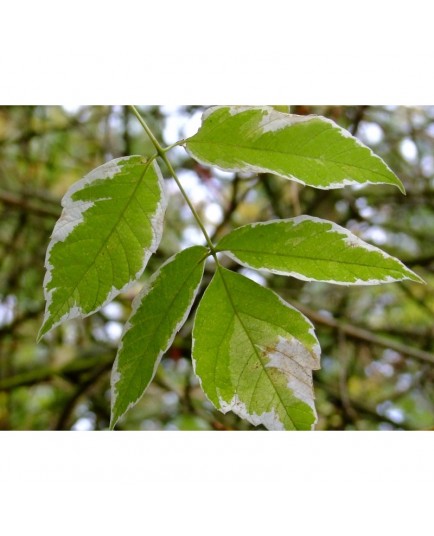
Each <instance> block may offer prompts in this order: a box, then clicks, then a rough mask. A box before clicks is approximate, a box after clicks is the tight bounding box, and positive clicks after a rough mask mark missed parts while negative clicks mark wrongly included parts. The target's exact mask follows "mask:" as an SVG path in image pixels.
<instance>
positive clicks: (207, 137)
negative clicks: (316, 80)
mask: <svg viewBox="0 0 434 536" xmlns="http://www.w3.org/2000/svg"><path fill="white" fill-rule="evenodd" d="M185 147H186V149H187V151H188V152H189V153H190V155H191V156H192V157H193V158H194V159H195V160H197V161H199V162H200V163H202V164H207V165H213V166H217V167H219V168H220V169H223V170H226V171H247V172H255V173H274V174H276V175H280V176H282V177H285V178H287V179H292V180H295V181H297V182H300V183H302V184H307V185H309V186H313V187H315V188H321V189H330V188H341V187H343V186H346V185H348V184H367V183H372V184H383V183H384V184H392V185H394V186H397V187H398V188H399V189H400V190H401V191H402V192H404V187H403V185H402V183H401V181H400V180H399V179H398V177H396V175H395V174H394V173H393V172H392V171H391V170H390V169H389V167H388V166H387V165H386V164H385V163H384V162H383V160H382V159H381V158H380V157H378V156H376V155H375V154H374V153H373V152H372V151H371V150H370V149H369V148H368V147H366V146H365V145H363V144H362V143H361V142H360V141H358V140H357V139H356V138H354V137H353V136H351V134H349V132H348V131H346V130H344V129H342V128H341V127H339V126H338V125H337V124H336V123H334V122H333V121H331V120H330V119H326V118H325V117H320V116H316V115H308V116H298V115H294V114H286V113H282V112H279V111H276V110H274V109H273V108H271V107H243V106H216V107H212V108H209V109H208V110H207V111H206V112H205V113H204V115H203V119H202V126H201V128H200V129H199V131H198V132H197V133H196V134H195V135H194V136H192V137H191V138H188V139H187V140H186V144H185Z"/></svg>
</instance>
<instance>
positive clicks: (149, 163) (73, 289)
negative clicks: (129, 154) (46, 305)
mask: <svg viewBox="0 0 434 536" xmlns="http://www.w3.org/2000/svg"><path fill="white" fill-rule="evenodd" d="M151 163H152V160H150V161H148V162H147V163H146V164H145V168H144V170H143V173H142V174H141V176H140V178H139V180H138V181H137V184H136V185H135V186H134V189H133V191H132V193H131V195H130V196H129V197H128V198H126V199H127V202H126V203H125V205H124V208H123V209H122V211H121V213H120V215H119V217H118V218H117V220H116V224H114V225H113V226H112V228H111V230H110V232H109V233H108V234H107V236H106V238H105V240H104V241H103V242H102V244H101V246H100V247H99V249H98V250H97V252H96V254H95V255H94V256H93V259H92V262H91V263H89V265H88V267H87V269H86V271H85V272H84V274H82V275H81V277H80V278H79V280H78V282H77V283H76V285H75V286H74V287H68V288H72V291H71V292H70V294H69V297H68V298H67V299H66V300H64V301H63V302H62V305H61V306H60V307H58V308H57V309H56V311H55V314H54V313H52V314H51V318H54V317H55V316H57V314H58V313H59V311H60V310H62V308H63V307H64V305H65V303H67V301H68V300H69V299H70V298H71V297H72V296H73V295H74V293H75V291H76V290H77V288H78V287H79V285H80V282H81V281H82V280H83V279H84V278H85V277H86V275H87V274H88V273H89V270H90V269H91V268H92V267H93V266H94V265H95V259H97V257H98V256H99V255H100V253H101V251H102V250H103V248H104V247H105V245H106V244H107V242H108V241H109V240H110V238H111V237H112V235H113V234H114V233H115V232H116V231H117V227H118V224H119V222H120V221H121V219H122V218H123V217H124V214H125V212H126V210H127V208H128V207H129V205H130V203H131V201H132V199H133V198H134V196H135V194H136V192H137V190H138V188H139V187H140V185H141V183H142V181H143V179H144V177H145V175H146V172H147V171H148V169H149V168H150V165H151ZM111 200H113V198H111ZM98 201H99V200H98V199H97V200H96V201H95V203H97V202H98ZM83 214H85V213H83ZM84 223H85V221H84V219H83V222H82V223H81V224H80V225H82V224H84ZM69 236H71V235H69ZM53 269H54V268H53ZM80 309H81V307H80ZM81 310H82V309H81ZM93 311H94V309H92V311H91V312H90V313H89V312H86V314H91V313H92V312H93Z"/></svg>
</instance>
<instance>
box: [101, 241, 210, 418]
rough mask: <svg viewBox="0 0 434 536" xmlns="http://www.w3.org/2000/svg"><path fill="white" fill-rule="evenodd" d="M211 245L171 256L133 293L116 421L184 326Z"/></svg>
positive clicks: (115, 389)
mask: <svg viewBox="0 0 434 536" xmlns="http://www.w3.org/2000/svg"><path fill="white" fill-rule="evenodd" d="M207 253H208V250H207V249H206V248H204V247H202V246H193V247H191V248H188V249H186V250H184V251H182V252H181V253H178V254H177V255H174V256H173V257H171V258H170V259H169V260H168V261H167V262H166V263H165V264H163V266H162V267H161V268H160V269H159V270H158V272H156V273H155V274H154V275H153V276H152V278H151V279H150V281H149V284H148V285H147V286H146V287H145V288H144V289H143V290H142V292H141V293H140V294H139V295H138V296H137V297H136V298H135V299H134V302H133V311H132V313H131V316H130V318H129V320H128V322H127V324H126V325H125V328H124V332H123V335H122V342H121V346H120V347H119V350H118V354H117V356H116V360H115V363H114V365H113V371H112V424H111V425H112V427H113V426H114V425H115V424H116V422H117V420H118V419H119V418H120V417H121V416H122V415H123V414H124V413H125V412H126V411H127V410H128V409H129V408H130V407H131V406H133V405H134V404H135V403H136V402H137V401H138V400H139V399H140V397H141V396H142V395H143V393H144V392H145V390H146V388H147V387H148V385H149V384H150V382H151V381H152V378H153V377H154V375H155V372H156V370H157V367H158V364H159V363H160V360H161V357H162V356H163V354H164V353H165V352H166V350H167V349H168V348H169V346H170V345H171V344H172V341H173V339H174V337H175V335H176V333H177V332H178V331H179V330H180V329H181V327H182V325H183V324H184V322H185V320H186V319H187V316H188V313H189V312H190V309H191V306H192V305H193V301H194V299H195V297H196V294H197V291H198V290H199V285H200V282H201V280H202V275H203V269H204V261H205V258H206V256H207Z"/></svg>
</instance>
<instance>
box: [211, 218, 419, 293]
mask: <svg viewBox="0 0 434 536" xmlns="http://www.w3.org/2000/svg"><path fill="white" fill-rule="evenodd" d="M216 250H217V251H220V252H221V251H224V252H225V253H226V254H227V255H228V256H229V257H231V258H232V259H234V260H235V261H236V262H238V263H240V264H241V265H243V266H246V267H249V268H254V269H256V270H267V271H269V272H272V273H275V274H280V275H286V276H292V277H296V278H297V279H302V280H304V281H323V282H327V283H333V284H338V285H375V284H381V283H388V282H393V281H401V280H404V279H409V280H412V281H416V282H423V281H422V279H421V278H420V277H419V276H418V275H417V274H415V273H414V272H413V271H411V270H410V269H408V268H407V267H406V266H404V265H403V264H402V263H401V261H399V260H398V259H396V258H394V257H392V256H391V255H388V254H387V253H385V252H384V251H382V250H381V249H379V248H376V247H374V246H372V245H370V244H368V243H366V242H364V241H363V240H361V239H360V238H358V237H356V236H355V235H354V234H352V233H350V231H348V230H347V229H345V228H343V227H341V226H339V225H337V224H335V223H333V222H330V221H327V220H322V219H320V218H315V217H313V216H298V217H296V218H290V219H286V220H272V221H268V222H263V223H256V224H250V225H244V226H242V227H239V228H238V229H235V230H234V231H232V232H231V233H229V234H227V235H226V236H224V237H223V238H222V239H221V240H220V242H219V243H218V244H217V247H216Z"/></svg>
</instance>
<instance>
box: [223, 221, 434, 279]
mask: <svg viewBox="0 0 434 536" xmlns="http://www.w3.org/2000/svg"><path fill="white" fill-rule="evenodd" d="M304 221H312V222H315V223H319V224H327V225H329V226H330V229H328V230H327V231H326V232H328V233H335V234H338V235H341V236H342V237H343V239H344V242H345V243H346V244H347V245H349V246H350V247H360V248H362V249H364V250H366V251H372V252H376V253H379V254H380V255H382V257H383V258H385V259H392V260H394V261H395V262H396V263H398V265H399V266H400V267H401V268H403V269H404V270H405V271H406V272H410V273H411V274H412V275H413V276H414V277H409V276H403V277H399V278H394V277H392V276H390V275H388V276H385V277H384V278H383V279H368V280H364V279H357V280H355V281H353V282H348V281H337V280H334V279H314V278H310V277H306V276H305V275H303V274H300V273H298V272H287V271H282V270H275V269H274V268H269V267H265V266H252V265H251V264H249V263H247V262H245V261H242V260H241V259H239V258H238V257H237V256H236V255H235V253H233V252H232V251H231V250H228V249H224V248H223V249H220V248H219V244H217V247H216V251H217V252H219V253H224V254H225V255H227V256H228V257H229V258H231V259H232V260H234V261H235V262H237V263H239V264H240V265H241V266H245V267H246V268H251V269H253V270H264V271H267V272H271V273H273V274H276V275H284V276H288V277H295V278H296V279H301V280H302V281H320V282H323V283H331V284H334V285H342V286H354V285H358V286H363V285H365V286H366V285H382V284H385V283H395V282H397V281H403V280H410V281H415V282H417V283H423V284H425V281H424V280H423V279H422V278H421V277H420V276H419V275H417V274H416V273H415V272H413V271H412V270H410V269H409V268H407V267H406V266H405V265H404V264H403V263H402V262H401V261H400V260H399V259H397V258H396V257H393V256H392V255H389V254H388V253H386V252H385V251H383V250H382V249H380V248H377V247H376V246H373V245H372V244H368V243H367V242H365V241H364V240H362V239H361V238H358V237H357V236H356V235H354V234H353V233H351V231H349V230H348V229H345V227H341V226H340V225H338V224H337V223H334V222H332V221H329V220H323V219H321V218H317V217H315V216H306V215H302V216H297V217H295V218H287V219H281V220H269V221H266V222H256V223H252V224H247V225H245V226H244V227H250V228H254V227H262V226H267V225H276V224H285V223H288V222H291V223H293V224H294V226H296V225H299V224H301V223H303V222H304ZM238 229H241V227H239V228H238ZM235 231H236V229H235ZM223 239H224V237H223V238H222V241H223Z"/></svg>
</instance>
